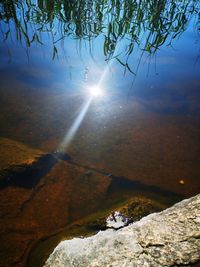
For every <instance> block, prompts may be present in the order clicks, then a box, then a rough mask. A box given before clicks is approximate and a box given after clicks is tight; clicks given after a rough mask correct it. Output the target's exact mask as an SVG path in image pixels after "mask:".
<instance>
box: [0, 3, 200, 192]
mask: <svg viewBox="0 0 200 267" xmlns="http://www.w3.org/2000/svg"><path fill="white" fill-rule="evenodd" d="M75 2H76V3H74V2H72V1H67V2H66V3H65V1H50V2H49V1H9V2H6V1H5V2H2V3H0V14H1V16H0V29H1V33H0V36H1V37H0V38H1V39H0V40H1V41H0V58H1V60H0V79H1V83H0V96H1V97H0V110H1V112H0V136H1V137H6V138H9V139H13V140H16V141H20V142H23V143H25V144H26V145H29V146H31V147H34V148H39V149H41V150H43V151H48V152H54V151H57V150H59V151H64V152H66V153H67V154H69V155H70V156H71V158H72V159H73V161H74V162H76V163H78V164H80V165H81V166H82V165H84V166H86V165H87V166H89V167H90V168H95V169H98V170H101V171H102V172H106V173H111V174H113V175H116V176H124V177H126V178H128V179H130V180H132V181H139V182H141V183H143V184H145V185H149V186H157V187H159V188H161V189H162V190H168V191H171V192H173V193H177V194H182V195H184V196H191V195H194V194H196V193H198V192H199V190H200V180H199V173H200V138H199V136H200V106H199V103H200V50H199V49H200V47H199V43H200V42H199V41H200V37H199V17H198V12H199V1H184V2H181V1H158V2H157V1H156V2H155V1H142V0H141V1H117V0H116V1H91V2H90V1H75ZM94 85H95V86H99V87H100V88H101V89H102V91H103V93H102V95H101V96H99V97H92V98H91V95H90V92H89V88H90V87H92V86H94ZM80 186H81V185H80ZM152 188H153V187H152ZM117 190H118V195H120V187H118V188H117ZM121 190H122V191H123V188H122V189H121ZM121 193H122V194H123V192H121ZM144 194H145V192H144Z"/></svg>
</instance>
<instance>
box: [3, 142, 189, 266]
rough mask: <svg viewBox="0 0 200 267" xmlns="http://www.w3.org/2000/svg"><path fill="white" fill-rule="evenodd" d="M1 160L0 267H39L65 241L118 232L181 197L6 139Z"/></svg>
mask: <svg viewBox="0 0 200 267" xmlns="http://www.w3.org/2000/svg"><path fill="white" fill-rule="evenodd" d="M0 158H1V160H0V198H1V202H0V236H1V240H0V241H1V242H0V244H1V245H0V255H1V257H0V266H1V267H8V266H13V267H14V266H19V267H24V266H27V267H36V266H37V267H40V266H43V264H44V263H45V261H46V260H47V258H48V257H49V255H50V254H51V253H52V251H53V249H54V248H55V246H56V245H57V244H58V243H59V242H60V241H62V240H64V239H69V238H72V237H74V236H79V237H80V236H86V235H91V234H92V233H96V232H98V231H99V230H105V229H107V228H114V229H115V230H116V228H117V229H119V228H121V227H122V226H124V225H129V224H130V223H132V222H135V221H137V220H139V219H141V218H142V217H143V216H145V215H148V214H149V213H152V212H158V211H161V210H163V209H165V208H166V207H168V206H170V205H171V204H172V203H175V202H177V201H178V200H181V199H183V198H184V196H183V195H180V194H176V193H173V192H170V191H167V190H164V189H161V188H159V187H156V186H150V185H145V184H143V183H141V182H139V181H131V180H129V179H128V178H126V177H121V176H116V175H114V174H110V173H105V172H104V171H101V170H99V169H95V168H94V167H93V168H92V167H89V166H83V165H80V164H79V163H78V162H76V161H74V160H73V159H71V158H70V156H69V155H66V154H62V153H57V152H56V153H45V152H42V151H40V150H37V149H33V148H30V147H27V146H26V145H24V144H21V143H19V142H16V141H13V140H10V139H6V138H0ZM119 218H121V222H123V223H124V225H123V224H118V225H117V227H116V224H115V222H117V221H118V219H119ZM113 223H114V224H113ZM115 230H114V231H115Z"/></svg>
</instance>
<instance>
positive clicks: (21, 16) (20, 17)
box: [0, 0, 200, 72]
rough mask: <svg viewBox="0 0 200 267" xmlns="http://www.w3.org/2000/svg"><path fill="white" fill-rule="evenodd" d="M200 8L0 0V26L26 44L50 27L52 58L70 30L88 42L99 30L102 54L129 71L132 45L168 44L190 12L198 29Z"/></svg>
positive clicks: (191, 1) (99, 0)
mask: <svg viewBox="0 0 200 267" xmlns="http://www.w3.org/2000/svg"><path fill="white" fill-rule="evenodd" d="M199 10H200V1H199V0H96V1H92V0H79V1H73V0H68V1H67V0H0V26H1V35H2V38H3V40H4V41H6V40H7V39H8V38H16V39H17V40H18V41H19V42H21V43H22V44H26V46H27V47H30V46H31V45H32V44H33V43H38V44H40V45H43V44H44V42H43V38H42V37H43V34H44V33H48V34H49V36H50V38H51V42H52V47H53V56H52V58H53V59H54V58H55V57H56V56H57V54H58V48H57V44H58V43H59V42H61V40H63V41H64V40H65V39H66V38H67V37H69V36H71V37H72V38H75V39H79V40H82V39H84V40H88V42H89V43H90V41H91V40H93V39H95V38H96V37H98V36H99V35H102V36H104V45H103V47H102V49H103V52H104V55H105V60H110V59H113V58H115V59H116V60H117V61H118V62H119V63H120V64H121V65H123V66H124V68H125V70H126V69H128V70H129V71H131V72H132V70H131V69H130V67H129V65H128V60H129V56H130V55H131V54H132V53H133V52H134V50H135V49H138V48H139V49H140V50H141V51H145V52H147V53H149V54H150V55H151V54H154V53H155V52H156V51H157V50H158V49H159V48H160V47H161V46H163V45H164V44H167V45H171V43H172V42H173V40H174V39H175V38H178V36H180V34H181V33H183V32H184V31H185V30H186V28H187V26H188V23H189V22H190V20H192V18H193V17H196V18H197V19H196V26H197V29H198V30H199V25H198V24H199V20H200V19H199V14H200V11H199ZM13 28H14V31H15V36H13ZM122 42H123V48H121V49H119V47H120V44H121V43H122Z"/></svg>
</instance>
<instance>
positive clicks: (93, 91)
mask: <svg viewBox="0 0 200 267" xmlns="http://www.w3.org/2000/svg"><path fill="white" fill-rule="evenodd" d="M88 90H89V94H90V95H91V96H92V97H99V96H102V95H103V91H102V89H101V88H100V87H99V86H91V87H89V88H88Z"/></svg>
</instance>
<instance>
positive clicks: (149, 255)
mask: <svg viewBox="0 0 200 267" xmlns="http://www.w3.org/2000/svg"><path fill="white" fill-rule="evenodd" d="M199 261H200V194H199V195H197V196H195V197H193V198H191V199H187V200H184V201H182V202H180V203H178V204H176V205H174V206H173V207H171V208H169V209H167V210H165V211H162V212H160V213H154V214H151V215H149V216H147V217H144V218H143V219H141V220H140V221H138V222H136V223H133V224H131V225H129V226H127V227H124V228H123V229H120V230H117V231H116V230H111V229H109V230H106V231H102V232H99V233H98V234H96V235H94V236H91V237H89V238H83V239H80V238H74V239H72V240H68V241H63V242H61V243H60V244H59V245H58V246H57V247H56V249H55V250H54V252H53V253H52V254H51V256H50V257H49V259H48V260H47V262H46V264H45V267H60V266H68V267H70V266H73V267H75V266H77V267H86V266H87V267H89V266H96V267H97V266H105V267H106V266H113V267H114V266H127V267H137V266H138V267H140V266H141V267H142V266H155V267H162V266H183V265H184V266H185V265H188V266H190V265H192V264H195V265H196V266H198V262H199Z"/></svg>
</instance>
